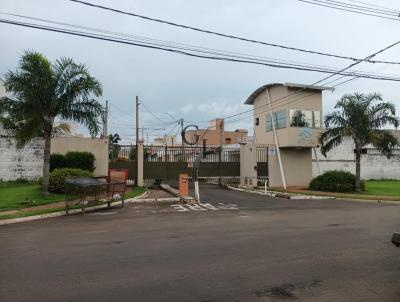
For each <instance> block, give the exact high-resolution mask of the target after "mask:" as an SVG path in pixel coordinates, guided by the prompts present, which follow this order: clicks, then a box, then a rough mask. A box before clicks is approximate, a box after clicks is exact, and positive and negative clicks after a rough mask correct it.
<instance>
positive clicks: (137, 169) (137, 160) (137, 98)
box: [135, 96, 139, 186]
mask: <svg viewBox="0 0 400 302" xmlns="http://www.w3.org/2000/svg"><path fill="white" fill-rule="evenodd" d="M138 141H139V97H138V96H136V152H135V153H136V154H135V155H136V182H135V184H136V186H137V185H138V179H139V145H138Z"/></svg>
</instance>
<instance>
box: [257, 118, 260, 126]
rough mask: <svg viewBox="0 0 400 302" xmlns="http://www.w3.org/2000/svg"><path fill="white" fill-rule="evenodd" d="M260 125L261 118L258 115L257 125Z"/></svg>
mask: <svg viewBox="0 0 400 302" xmlns="http://www.w3.org/2000/svg"><path fill="white" fill-rule="evenodd" d="M258 125H260V118H258V117H256V126H258Z"/></svg>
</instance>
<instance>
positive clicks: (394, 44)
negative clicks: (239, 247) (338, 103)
mask: <svg viewBox="0 0 400 302" xmlns="http://www.w3.org/2000/svg"><path fill="white" fill-rule="evenodd" d="M399 44H400V40H399V41H397V42H394V43H392V44H390V45H388V46H386V47H384V48H382V49H380V50H378V51H376V52H374V53H373V54H371V55H369V56H367V57H365V60H367V59H370V58H373V57H375V56H377V55H378V54H380V53H382V52H384V51H386V50H388V49H390V48H393V47H395V46H397V45H399ZM362 62H363V60H360V61H358V62H354V63H352V64H350V65H348V66H347V67H345V68H343V69H341V70H340V71H344V70H347V69H350V68H352V67H354V66H355V65H358V64H360V63H362ZM337 74H339V72H338V73H337ZM333 76H335V75H329V76H327V77H325V78H323V79H321V80H319V81H317V82H315V83H313V84H311V85H308V86H306V87H305V88H302V89H301V90H300V91H298V92H295V93H292V94H289V95H287V96H284V97H281V98H278V99H277V100H275V101H274V104H273V106H274V107H275V108H277V107H278V106H279V107H280V106H284V105H288V104H291V103H293V102H295V101H298V100H294V101H291V102H287V103H286V104H285V103H284V101H285V100H287V99H288V98H291V97H293V96H296V95H299V93H300V94H301V93H302V92H303V91H305V90H306V89H307V88H311V87H312V86H314V85H317V84H320V83H321V82H323V81H326V80H327V79H329V78H331V77H333ZM356 78H358V77H357V76H354V78H352V80H354V79H356ZM336 80H337V79H336ZM336 80H333V81H332V80H331V81H330V82H328V83H331V82H334V81H336ZM345 82H348V81H345ZM345 82H342V83H343V84H344V83H345ZM328 83H325V85H326V84H328ZM338 85H339V84H337V85H336V86H338ZM280 102H283V104H279V105H278V103H280ZM261 107H267V104H265V105H263V106H260V107H259V108H257V109H260V108H261ZM275 108H274V109H275ZM255 110H256V109H254V108H253V109H250V110H246V111H244V112H243V113H241V114H246V113H247V112H253V111H254V112H255ZM266 111H268V110H265V112H266ZM241 114H240V113H239V114H235V115H231V116H228V117H225V118H224V119H228V118H231V117H233V116H238V115H241Z"/></svg>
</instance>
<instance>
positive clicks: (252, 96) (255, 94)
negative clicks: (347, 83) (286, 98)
mask: <svg viewBox="0 0 400 302" xmlns="http://www.w3.org/2000/svg"><path fill="white" fill-rule="evenodd" d="M273 86H284V87H291V88H301V89H307V90H318V91H323V90H331V91H333V90H334V88H332V87H326V86H315V85H305V84H296V83H270V84H266V85H264V86H261V87H260V88H257V89H256V90H255V91H254V92H253V93H252V94H250V96H249V97H248V98H247V100H246V101H245V102H244V103H245V104H247V105H252V104H253V102H254V100H255V99H256V98H257V97H258V96H259V95H260V94H261V92H263V91H264V90H265V89H266V88H269V87H273Z"/></svg>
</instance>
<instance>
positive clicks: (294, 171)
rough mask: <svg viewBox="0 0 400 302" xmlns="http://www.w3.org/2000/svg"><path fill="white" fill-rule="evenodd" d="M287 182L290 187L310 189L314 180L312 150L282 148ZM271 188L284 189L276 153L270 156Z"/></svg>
mask: <svg viewBox="0 0 400 302" xmlns="http://www.w3.org/2000/svg"><path fill="white" fill-rule="evenodd" d="M280 153H281V158H282V166H283V171H284V174H285V180H286V183H287V185H288V186H290V187H308V185H309V183H310V181H311V179H312V154H311V148H301V149H295V148H280ZM268 179H269V184H268V185H269V186H270V187H273V188H274V187H283V183H282V177H281V172H280V168H279V162H278V156H277V154H276V151H275V152H274V153H272V154H271V153H270V154H269V156H268Z"/></svg>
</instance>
